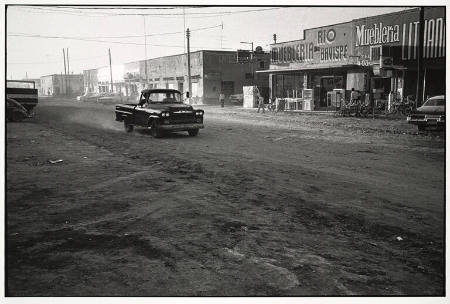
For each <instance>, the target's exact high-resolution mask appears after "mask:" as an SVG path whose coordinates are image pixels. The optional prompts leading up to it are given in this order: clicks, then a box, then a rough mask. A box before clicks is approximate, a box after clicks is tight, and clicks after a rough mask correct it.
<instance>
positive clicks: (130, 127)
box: [123, 120, 134, 133]
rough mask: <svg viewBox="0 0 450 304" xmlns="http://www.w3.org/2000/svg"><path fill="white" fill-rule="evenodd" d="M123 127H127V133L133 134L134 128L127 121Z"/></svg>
mask: <svg viewBox="0 0 450 304" xmlns="http://www.w3.org/2000/svg"><path fill="white" fill-rule="evenodd" d="M123 125H124V127H125V132H127V133H130V132H133V129H134V126H133V125H130V124H129V123H127V122H126V121H125V120H124V121H123Z"/></svg>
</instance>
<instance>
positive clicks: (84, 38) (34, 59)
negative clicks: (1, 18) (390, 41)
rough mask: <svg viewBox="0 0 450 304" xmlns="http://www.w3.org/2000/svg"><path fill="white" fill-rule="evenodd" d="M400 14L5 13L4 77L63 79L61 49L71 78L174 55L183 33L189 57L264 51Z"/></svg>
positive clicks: (272, 10) (216, 10) (22, 9)
mask: <svg viewBox="0 0 450 304" xmlns="http://www.w3.org/2000/svg"><path fill="white" fill-rule="evenodd" d="M407 8H408V7H274V6H271V7H268V6H264V7H262V6H259V7H258V6H251V7H248V6H247V7H246V6H232V7H231V6H222V7H180V6H172V7H169V6H167V7H149V6H148V7H142V8H139V7H134V8H126V7H124V6H116V7H109V8H105V7H102V8H96V7H95V6H91V7H88V8H84V7H80V6H68V5H66V6H8V7H7V10H6V25H7V31H6V69H7V70H6V75H7V78H8V79H24V78H26V77H28V78H39V77H41V76H44V75H50V74H59V73H63V72H64V61H63V51H62V50H63V48H68V50H69V65H70V73H72V72H73V73H75V74H77V73H82V72H83V70H87V69H93V68H98V67H102V66H107V65H109V57H108V49H110V50H111V59H112V64H113V65H115V64H121V63H125V62H132V61H137V60H143V59H145V58H155V57H162V56H166V55H175V54H182V53H184V52H185V48H186V39H185V37H186V35H185V32H184V29H185V28H190V30H191V40H190V46H191V48H190V49H191V51H196V50H200V49H209V50H228V51H235V50H237V49H251V44H249V43H241V42H253V45H254V47H255V48H256V46H261V47H262V48H263V49H264V50H267V51H268V50H269V49H270V48H269V44H270V43H273V34H275V33H276V34H277V42H283V41H290V40H297V39H302V38H303V30H305V29H308V28H313V27H318V26H325V25H331V24H335V23H340V22H347V21H351V20H352V19H355V18H361V17H367V16H374V15H379V14H384V13H389V12H394V11H400V10H404V9H407ZM144 22H145V27H144ZM144 33H145V34H146V35H147V36H146V38H144ZM93 40H94V41H93ZM145 40H146V43H145ZM145 45H146V47H145Z"/></svg>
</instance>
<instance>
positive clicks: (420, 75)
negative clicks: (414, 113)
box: [416, 7, 424, 108]
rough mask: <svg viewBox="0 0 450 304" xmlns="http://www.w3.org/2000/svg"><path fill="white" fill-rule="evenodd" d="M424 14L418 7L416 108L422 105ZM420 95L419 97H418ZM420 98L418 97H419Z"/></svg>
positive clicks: (421, 8)
mask: <svg viewBox="0 0 450 304" xmlns="http://www.w3.org/2000/svg"><path fill="white" fill-rule="evenodd" d="M423 32H424V16H423V7H419V46H418V48H419V49H418V52H417V54H418V56H417V87H416V108H417V107H418V106H420V105H422V101H423V100H422V94H423V87H421V84H423V80H422V78H423V73H422V60H423V58H422V57H423V35H424V33H423ZM419 96H420V97H419ZM419 98H420V99H419Z"/></svg>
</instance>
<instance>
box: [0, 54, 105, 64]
mask: <svg viewBox="0 0 450 304" xmlns="http://www.w3.org/2000/svg"><path fill="white" fill-rule="evenodd" d="M104 57H105V56H95V57H88V58H78V59H71V61H72V62H73V61H84V60H92V59H97V58H104ZM60 62H61V60H55V61H39V62H7V64H48V63H60Z"/></svg>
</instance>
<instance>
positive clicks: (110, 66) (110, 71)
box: [108, 49, 113, 93]
mask: <svg viewBox="0 0 450 304" xmlns="http://www.w3.org/2000/svg"><path fill="white" fill-rule="evenodd" d="M108 54H109V75H110V76H111V93H112V92H113V78H112V65H111V49H108Z"/></svg>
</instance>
